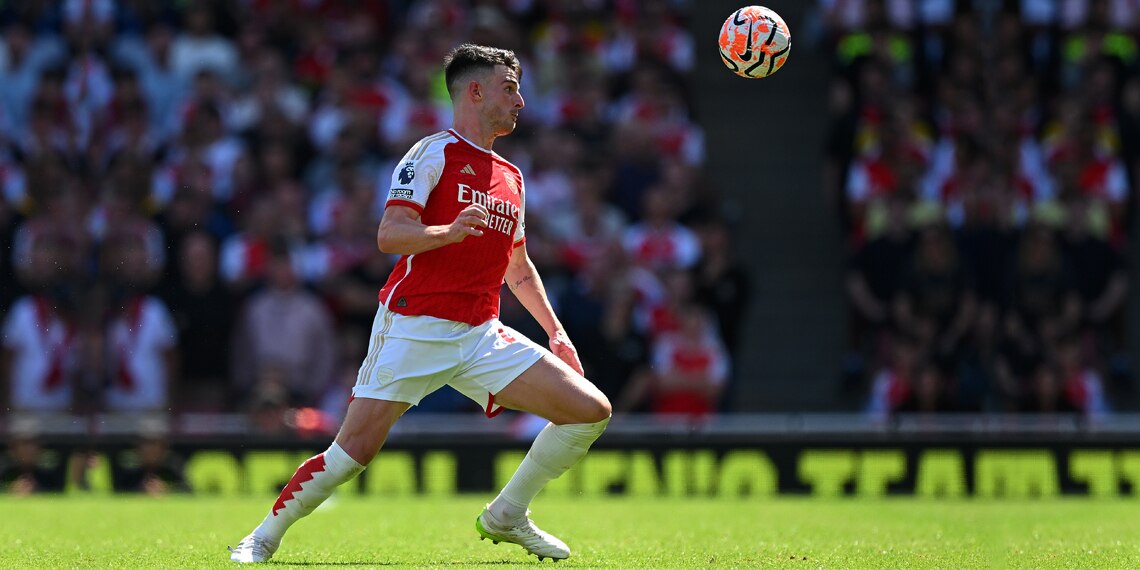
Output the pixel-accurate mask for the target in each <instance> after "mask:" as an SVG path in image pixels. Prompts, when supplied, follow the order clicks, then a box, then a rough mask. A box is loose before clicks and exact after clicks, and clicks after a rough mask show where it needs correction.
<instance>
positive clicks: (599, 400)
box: [582, 393, 613, 424]
mask: <svg viewBox="0 0 1140 570" xmlns="http://www.w3.org/2000/svg"><path fill="white" fill-rule="evenodd" d="M612 414H613V406H611V405H610V399H609V398H607V397H606V396H605V394H601V393H599V394H598V395H597V397H595V398H591V400H590V405H589V406H588V407H587V409H586V410H585V413H584V414H583V418H582V423H584V424H594V423H598V422H600V421H603V420H605V419H606V418H609V417H610V415H612Z"/></svg>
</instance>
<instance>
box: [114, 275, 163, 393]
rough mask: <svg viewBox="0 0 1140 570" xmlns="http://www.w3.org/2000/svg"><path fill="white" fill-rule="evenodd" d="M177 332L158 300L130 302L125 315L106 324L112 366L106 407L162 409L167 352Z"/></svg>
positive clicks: (149, 299) (141, 298) (152, 298)
mask: <svg viewBox="0 0 1140 570" xmlns="http://www.w3.org/2000/svg"><path fill="white" fill-rule="evenodd" d="M177 337H178V333H177V331H176V329H175V328H174V319H173V318H171V316H170V311H169V310H167V308H166V305H165V304H163V302H162V301H160V300H159V299H158V298H157V297H150V296H147V297H139V298H136V299H134V300H132V301H131V302H130V303H129V304H128V305H127V309H126V311H124V314H122V315H119V316H117V317H116V318H115V319H113V320H112V321H111V322H110V323H109V324H108V325H107V350H108V351H109V352H110V354H108V359H109V361H110V363H111V365H112V369H111V374H112V376H111V386H110V387H109V388H108V389H107V408H108V409H110V410H113V411H128V410H129V411H139V410H154V409H159V408H165V407H166V405H167V399H168V398H169V394H168V393H167V392H168V390H167V383H168V382H169V380H170V379H169V378H168V377H167V368H166V352H167V350H169V349H171V348H174V346H175V344H176V343H177Z"/></svg>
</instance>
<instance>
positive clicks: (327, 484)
mask: <svg viewBox="0 0 1140 570" xmlns="http://www.w3.org/2000/svg"><path fill="white" fill-rule="evenodd" d="M361 471H364V466H363V465H361V464H359V463H357V462H356V461H355V460H353V459H352V457H349V455H348V454H347V453H345V452H344V450H343V449H341V447H340V445H337V443H336V442H335V441H334V442H333V444H332V445H330V446H329V448H328V449H326V450H325V451H324V453H320V454H317V455H314V456H313V457H310V458H309V459H308V460H306V461H305V462H304V463H302V464H301V466H300V467H298V468H297V472H296V473H294V474H293V477H292V478H291V479H289V482H288V483H286V484H285V488H284V489H282V490H281V494H280V495H279V496H278V497H277V502H276V503H273V508H272V509H270V510H269V514H268V515H265V520H263V521H261V524H260V525H258V526H257V528H255V529H253V534H255V535H257V536H259V537H261V538H263V539H265V540H268V541H270V542H272V543H274V544H279V543H280V542H281V537H282V536H284V535H285V531H287V530H289V527H290V526H292V524H293V523H295V522H297V521H298V520H300V519H301V517H304V516H305V515H308V514H309V513H311V512H313V509H315V508H317V507H318V506H320V504H321V503H323V502H325V499H327V498H329V495H332V494H333V491H335V490H336V488H337V487H339V486H340V485H342V484H343V483H345V482H347V481H350V480H351V479H352V478H353V477H356V476H357V475H359V474H360V472H361Z"/></svg>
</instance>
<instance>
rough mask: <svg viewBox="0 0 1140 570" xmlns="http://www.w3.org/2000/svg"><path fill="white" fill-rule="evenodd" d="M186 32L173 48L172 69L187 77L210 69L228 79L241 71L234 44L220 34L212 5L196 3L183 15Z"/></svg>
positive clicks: (176, 40)
mask: <svg viewBox="0 0 1140 570" xmlns="http://www.w3.org/2000/svg"><path fill="white" fill-rule="evenodd" d="M183 17H184V21H185V30H184V31H183V32H182V33H180V34H178V37H177V38H176V39H175V40H174V43H173V44H172V45H171V46H170V56H169V57H170V67H171V68H172V69H174V71H175V72H176V73H178V75H179V76H181V77H183V78H190V77H193V76H194V75H195V74H196V73H198V72H199V71H201V70H204V69H208V70H211V71H213V72H215V73H218V74H219V75H221V76H222V77H225V78H234V77H236V75H237V71H238V54H237V49H235V47H234V45H233V42H232V41H230V40H229V39H227V38H225V37H223V36H221V35H219V34H218V33H217V28H216V26H215V22H214V14H213V13H212V12H211V10H210V8H209V5H208V4H192V5H190V7H189V8H187V9H186V12H185V13H184V14H183Z"/></svg>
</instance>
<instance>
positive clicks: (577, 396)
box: [230, 44, 610, 562]
mask: <svg viewBox="0 0 1140 570" xmlns="http://www.w3.org/2000/svg"><path fill="white" fill-rule="evenodd" d="M521 73H522V70H521V69H520V68H519V62H518V59H517V58H516V57H515V55H514V53H513V52H510V51H507V50H502V49H496V48H490V47H484V46H477V45H471V44H464V45H462V46H459V47H458V48H456V49H455V50H453V51H452V52H451V53H450V54H449V55H448V56H447V58H446V60H445V78H446V81H447V88H448V91H449V92H450V94H451V100H452V104H453V106H454V119H453V125H454V128H452V129H449V130H447V131H442V132H439V133H436V134H434V135H431V136H428V137H426V138H424V139H422V140H421V141H419V142H418V143H416V144H415V145H414V146H413V147H412V148H411V150H409V151H408V153H407V154H406V155H405V156H404V158H403V160H401V161H400V163H399V164H398V165H397V166H396V169H395V172H394V173H393V175H392V189H391V192H390V193H389V196H388V201H387V204H386V207H385V209H384V216H383V219H382V220H381V221H380V228H379V230H378V232H377V236H376V240H377V244H378V246H379V247H380V249H381V250H382V251H385V252H389V253H399V254H401V255H402V257H401V259H400V260H399V262H398V263H397V264H396V267H395V269H393V271H392V274H391V276H390V277H389V278H388V282H387V283H386V284H385V285H384V287H383V288H382V289H381V290H380V295H379V297H380V305H379V307H378V309H377V311H376V317H375V320H374V321H373V325H372V337H371V341H370V343H369V348H368V355H367V356H366V357H365V359H364V363H363V364H362V365H361V367H360V371H359V373H358V375H357V381H356V386H355V387H354V388H353V390H352V395H353V398H352V400H351V402H350V403H349V406H348V412H347V414H346V416H345V419H344V423H343V424H342V425H341V428H340V432H339V433H338V434H337V436H336V440H335V441H334V442H333V444H332V445H331V446H329V448H328V449H327V450H325V451H324V453H321V454H319V455H316V456H314V457H312V458H310V459H309V460H307V461H305V462H304V463H303V464H302V465H301V467H300V468H298V469H297V472H296V474H294V475H293V478H292V479H290V480H289V482H288V483H287V484H286V485H285V488H284V489H283V490H282V491H281V495H280V496H279V497H278V498H277V501H276V502H275V503H274V504H273V507H272V509H271V510H270V512H269V514H268V515H266V516H265V519H264V520H263V521H262V523H261V524H260V525H259V526H258V527H257V528H255V529H254V530H253V532H252V533H250V534H249V535H248V536H246V537H245V538H244V539H242V541H241V542H240V543H238V546H237V547H236V548H233V549H231V552H232V554H231V557H230V558H231V559H232V560H234V561H237V562H264V561H266V560H269V558H270V557H271V556H272V555H273V553H274V552H275V551H276V550H277V548H278V546H279V545H280V544H281V537H282V536H283V535H284V534H285V531H286V530H287V529H288V528H289V526H290V525H292V524H293V523H294V522H296V521H297V520H298V519H300V518H301V517H303V516H305V515H307V514H309V513H311V512H312V511H313V509H315V508H316V507H317V506H318V505H320V504H321V502H323V501H324V500H325V499H327V498H328V497H329V495H331V494H332V492H333V490H335V489H336V487H337V486H339V485H341V484H343V483H345V482H346V481H349V480H350V479H352V478H353V477H355V476H356V475H357V474H359V473H360V472H361V471H363V470H364V466H365V465H368V463H369V462H370V461H372V458H373V457H375V455H376V454H377V452H378V451H379V450H380V446H381V445H383V443H384V440H385V438H386V437H387V436H388V431H389V429H390V428H391V427H392V424H393V423H395V421H396V419H397V418H399V417H400V415H401V414H403V413H404V412H405V411H407V410H408V408H409V407H411V406H412V405H414V404H417V403H419V401H420V400H421V399H422V398H423V397H424V396H426V395H428V394H430V393H431V392H433V391H435V390H437V389H438V388H440V387H442V386H443V385H444V384H449V385H451V386H452V387H454V388H455V389H456V390H458V391H460V392H462V393H463V394H464V395H466V396H468V397H469V398H471V399H473V400H475V401H476V402H477V403H479V404H480V405H481V406H485V407H486V413H487V415H488V416H494V415H495V414H497V413H498V412H499V411H501V410H502V409H503V408H508V409H514V410H522V411H526V412H530V413H533V414H537V415H539V416H541V417H543V418H545V419H547V420H549V421H550V423H549V424H547V426H546V427H545V428H544V429H543V430H542V432H541V433H540V434H539V435H538V437H537V438H536V439H535V440H534V443H533V445H532V446H531V448H530V452H529V453H527V455H526V457H525V458H524V459H523V461H522V464H521V465H520V466H519V468H518V471H517V472H515V474H514V476H513V477H512V478H511V480H510V481H509V482H508V483H507V485H506V486H505V487H504V488H503V490H502V492H500V493H499V495H498V496H497V497H496V498H495V499H494V501H492V502H491V503H490V504H489V505H487V508H485V509H484V510H483V512H482V513H480V514H479V516H478V517H477V518H476V519H475V528H476V530H477V532H478V533H479V535H480V537H481V538H489V539H491V540H493V541H496V542H512V543H515V544H519V545H521V546H522V547H523V548H525V549H526V550H527V551H528V552H530V553H532V554H534V555H536V556H538V557H539V559H543V558H553V559H563V558H566V557H568V556H570V549H569V548H568V547H567V546H566V544H565V543H563V542H562V541H561V540H559V539H558V538H555V537H554V536H551V535H550V534H548V533H546V532H544V531H542V530H540V529H539V528H538V527H536V526H535V525H534V523H533V522H532V521H531V520H530V518H529V515H528V511H527V506H528V505H529V504H530V502H531V500H532V499H534V497H535V495H537V494H538V492H539V491H540V490H542V488H543V487H544V486H545V485H546V484H547V483H548V482H549V481H550V480H552V479H554V478H556V477H558V476H559V475H561V474H562V473H564V472H565V471H566V470H567V469H569V468H570V467H572V466H573V465H574V464H576V463H577V462H578V461H579V460H580V459H581V458H582V457H583V456H584V455H585V454H586V451H587V450H588V449H589V447H590V445H591V444H592V443H593V442H594V440H596V439H597V438H598V436H600V435H601V434H602V431H603V430H604V429H605V427H606V424H607V423H609V419H610V403H609V400H607V399H606V397H605V395H604V394H602V392H601V391H600V390H598V389H597V388H596V387H595V386H594V385H593V384H592V383H590V382H588V381H587V380H586V379H585V378H584V377H583V375H582V364H581V362H580V361H579V360H578V354H577V351H576V350H575V349H574V345H572V344H571V343H570V339H569V338H568V337H567V335H566V333H565V331H564V330H563V328H562V324H561V323H560V322H559V320H558V317H557V316H555V314H554V311H553V310H552V309H551V306H550V302H549V300H548V299H547V297H546V293H545V290H544V289H543V286H542V280H541V279H539V275H538V272H537V271H536V270H535V267H534V264H533V263H531V261H530V258H529V257H528V256H527V252H526V244H525V240H524V235H523V202H524V195H525V190H524V187H523V181H522V174H521V173H520V172H519V169H518V168H517V167H515V166H514V165H513V164H511V163H509V162H507V161H506V160H504V159H503V158H502V157H500V156H499V155H497V154H495V153H494V152H492V151H491V145H492V143H493V142H494V140H495V138H496V137H499V136H503V135H507V134H510V133H511V132H512V131H513V130H514V128H515V123H516V121H517V120H518V113H519V111H521V110H522V108H523V106H524V102H523V97H522V94H521V93H519V78H520V76H521ZM504 281H505V282H506V283H507V286H508V287H509V288H510V289H511V291H512V292H513V293H514V294H515V296H516V297H518V299H519V301H520V302H521V303H522V304H523V305H524V306H525V307H526V308H527V310H528V311H530V313H531V314H532V315H533V316H534V317H535V319H536V320H537V321H538V322H539V324H541V325H542V327H543V329H545V331H546V333H547V334H548V335H549V337H550V339H549V346H550V350H549V351H548V350H546V349H545V348H544V347H541V346H539V345H538V344H536V343H534V342H533V341H531V340H530V339H528V338H526V337H524V336H522V335H521V334H519V333H517V332H515V331H514V330H512V329H511V328H509V327H507V326H505V325H503V324H502V323H501V322H500V321H499V319H498V318H497V317H498V309H499V296H498V295H499V287H500V286H501V284H502V283H503V282H504Z"/></svg>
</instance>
